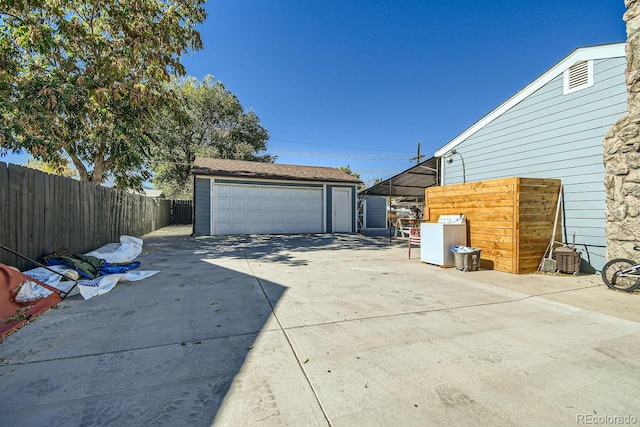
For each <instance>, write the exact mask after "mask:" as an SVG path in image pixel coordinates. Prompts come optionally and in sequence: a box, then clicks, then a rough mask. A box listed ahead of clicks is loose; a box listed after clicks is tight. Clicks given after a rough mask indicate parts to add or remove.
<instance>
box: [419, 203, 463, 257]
mask: <svg viewBox="0 0 640 427" xmlns="http://www.w3.org/2000/svg"><path fill="white" fill-rule="evenodd" d="M458 245H461V246H467V220H466V219H465V217H464V215H462V214H460V215H440V218H438V222H423V223H422V224H420V260H421V261H422V262H427V263H429V264H435V265H441V266H446V267H449V266H455V265H456V261H455V255H454V254H453V252H451V248H452V247H454V246H458Z"/></svg>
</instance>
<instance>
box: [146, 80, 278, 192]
mask: <svg viewBox="0 0 640 427" xmlns="http://www.w3.org/2000/svg"><path fill="white" fill-rule="evenodd" d="M173 90H174V91H175V94H176V95H175V97H176V99H178V100H179V102H180V106H181V108H180V109H179V110H178V111H177V113H178V114H176V111H175V110H173V109H170V110H166V111H163V112H162V113H161V114H160V116H159V118H158V121H157V124H156V126H155V131H154V136H155V138H154V139H155V141H156V142H155V143H154V145H153V149H152V154H153V161H154V165H155V166H154V167H153V171H154V179H153V183H154V185H155V186H156V187H157V188H160V189H162V190H163V192H164V193H165V195H167V197H176V198H189V197H191V178H190V174H191V165H192V164H193V161H194V159H195V158H196V156H205V157H215V158H222V159H235V160H249V161H260V162H273V161H274V160H275V157H274V156H271V155H269V154H266V153H263V152H264V151H265V150H266V148H267V140H268V139H269V134H268V133H267V130H266V129H265V128H263V127H262V126H261V125H260V119H259V118H258V116H257V115H256V114H255V113H254V112H253V111H248V112H247V111H245V110H244V108H243V106H242V104H241V103H240V101H239V100H238V98H237V97H236V96H235V95H234V94H233V93H232V92H231V91H229V90H228V89H226V88H225V86H224V84H222V82H220V81H216V80H215V79H214V78H213V77H211V76H207V77H205V78H204V79H203V80H202V81H201V82H200V81H198V80H197V79H195V78H188V79H185V80H183V81H180V82H176V83H175V84H174V85H173Z"/></svg>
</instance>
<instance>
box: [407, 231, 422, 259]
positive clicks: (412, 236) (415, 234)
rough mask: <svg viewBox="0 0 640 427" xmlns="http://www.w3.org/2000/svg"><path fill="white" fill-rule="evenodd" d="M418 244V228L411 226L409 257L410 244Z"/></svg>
mask: <svg viewBox="0 0 640 427" xmlns="http://www.w3.org/2000/svg"><path fill="white" fill-rule="evenodd" d="M412 244H413V245H418V246H420V228H419V227H412V228H410V229H409V259H411V245H412Z"/></svg>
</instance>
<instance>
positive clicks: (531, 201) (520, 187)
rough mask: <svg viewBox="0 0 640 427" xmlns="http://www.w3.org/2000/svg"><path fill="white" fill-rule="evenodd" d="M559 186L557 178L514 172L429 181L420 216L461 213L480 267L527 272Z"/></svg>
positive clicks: (539, 250)
mask: <svg viewBox="0 0 640 427" xmlns="http://www.w3.org/2000/svg"><path fill="white" fill-rule="evenodd" d="M559 188H560V180H555V179H535V178H518V177H513V178H502V179H496V180H490V181H479V182H470V183H466V184H455V185H448V186H442V187H430V188H427V189H426V190H425V201H426V207H425V219H426V220H428V221H429V222H437V221H438V218H439V217H440V215H458V214H461V213H462V214H464V215H465V217H466V218H467V226H468V236H469V246H474V247H479V248H481V249H482V253H481V257H482V261H483V262H482V263H481V266H482V267H483V268H487V266H491V268H493V269H496V270H500V271H507V272H510V273H516V274H521V273H530V272H533V271H536V270H537V268H538V265H539V263H540V259H541V258H542V257H543V255H544V251H545V250H546V247H547V245H548V243H549V241H550V240H551V234H552V231H553V230H552V229H553V222H554V216H555V210H556V204H557V202H558V191H559ZM558 228H560V227H558Z"/></svg>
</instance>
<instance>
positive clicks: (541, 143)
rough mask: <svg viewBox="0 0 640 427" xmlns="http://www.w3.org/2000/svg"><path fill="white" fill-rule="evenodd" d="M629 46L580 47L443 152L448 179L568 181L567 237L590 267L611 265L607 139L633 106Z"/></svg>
mask: <svg viewBox="0 0 640 427" xmlns="http://www.w3.org/2000/svg"><path fill="white" fill-rule="evenodd" d="M625 67H626V59H625V44H624V43H616V44H607V45H598V46H590V47H583V48H578V49H576V50H575V51H573V52H572V53H571V54H569V55H568V56H567V57H565V58H564V59H563V60H562V61H560V62H559V63H558V64H556V65H555V66H554V67H552V68H551V69H550V70H548V71H547V72H545V73H544V74H542V75H541V76H540V77H538V78H537V79H536V80H534V81H533V82H532V83H530V84H529V85H527V86H526V87H525V88H523V89H522V90H520V91H519V92H518V93H516V94H515V95H514V96H513V97H511V98H509V99H508V100H507V101H505V102H504V103H503V104H501V105H500V106H498V107H497V108H496V109H494V110H493V111H491V112H490V113H489V114H487V115H486V116H484V117H483V118H481V119H480V120H479V121H478V122H476V123H475V124H474V125H472V126H471V127H469V128H468V129H466V130H465V131H464V132H462V133H461V134H460V135H458V136H457V137H456V138H454V139H453V140H451V141H450V142H449V143H447V144H446V145H444V146H443V147H442V148H440V149H439V150H437V151H436V153H435V156H436V157H438V158H440V162H441V165H440V166H441V167H440V171H441V184H442V185H449V184H457V183H463V182H471V181H484V180H490V179H497V178H505V177H525V178H556V179H560V180H561V181H562V185H563V194H564V206H563V220H562V221H563V223H562V231H563V233H562V236H561V238H558V239H557V240H563V241H564V242H565V243H571V242H572V241H573V235H574V234H575V243H576V246H577V247H578V249H579V250H581V251H582V258H583V260H584V261H585V262H583V266H586V267H587V270H589V269H590V268H592V269H596V270H599V269H600V268H601V267H602V266H603V265H604V263H605V247H606V240H605V232H604V228H605V190H604V172H605V171H604V166H603V140H604V135H605V133H606V132H607V131H608V130H609V128H611V126H612V125H613V124H614V123H615V122H616V121H617V120H618V119H620V118H621V117H622V116H623V115H624V114H625V113H626V109H627V104H626V103H627V94H626V86H625Z"/></svg>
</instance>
